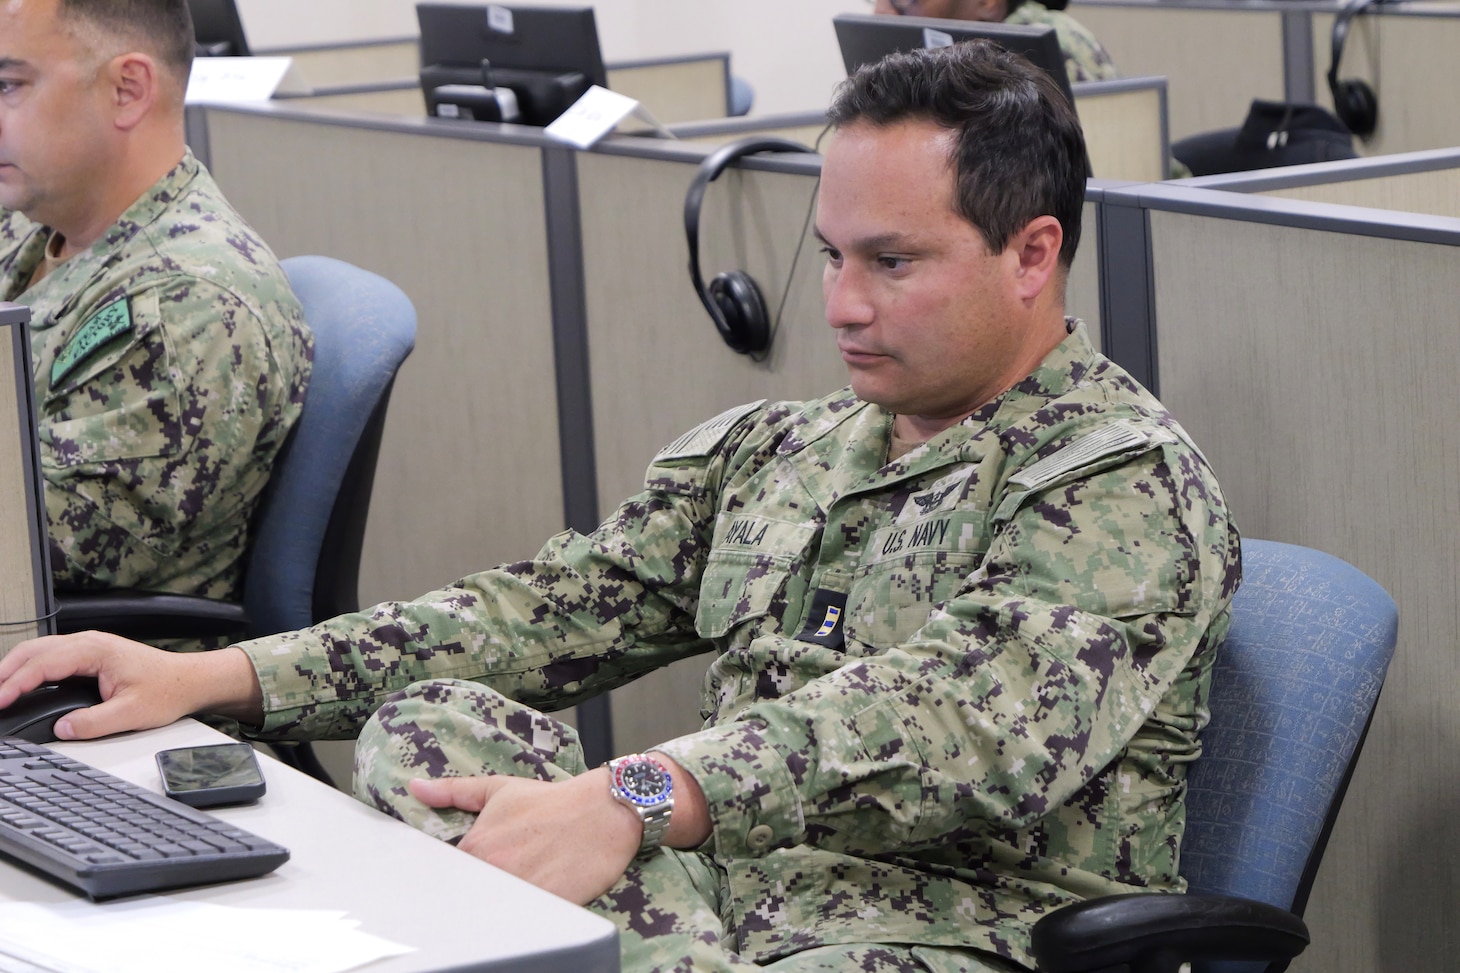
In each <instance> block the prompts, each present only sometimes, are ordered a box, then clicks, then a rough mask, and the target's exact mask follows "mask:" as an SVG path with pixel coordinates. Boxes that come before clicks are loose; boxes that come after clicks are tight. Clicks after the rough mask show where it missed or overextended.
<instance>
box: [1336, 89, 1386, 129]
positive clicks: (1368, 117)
mask: <svg viewBox="0 0 1460 973" xmlns="http://www.w3.org/2000/svg"><path fill="white" fill-rule="evenodd" d="M1333 111H1334V114H1336V115H1338V117H1339V118H1340V119H1342V120H1343V123H1344V124H1345V125H1347V126H1348V129H1349V131H1350V132H1353V133H1354V134H1355V135H1357V136H1358V137H1359V138H1368V137H1369V136H1370V135H1373V134H1374V129H1375V128H1376V127H1377V126H1378V124H1379V99H1378V97H1377V96H1376V95H1375V94H1374V89H1373V88H1371V87H1369V85H1368V83H1367V82H1365V81H1361V80H1359V79H1357V78H1351V79H1347V80H1344V81H1340V82H1338V83H1337V84H1336V85H1334V86H1333Z"/></svg>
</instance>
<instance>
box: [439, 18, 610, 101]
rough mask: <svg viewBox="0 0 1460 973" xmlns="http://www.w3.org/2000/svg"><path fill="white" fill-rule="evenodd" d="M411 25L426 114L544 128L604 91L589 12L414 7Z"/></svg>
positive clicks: (600, 57) (595, 32) (595, 31)
mask: <svg viewBox="0 0 1460 973" xmlns="http://www.w3.org/2000/svg"><path fill="white" fill-rule="evenodd" d="M416 17H417V20H418V21H419V22H420V26H421V91H422V93H423V94H424V95H425V97H426V110H427V113H428V114H431V115H439V116H443V117H455V118H475V119H478V120H485V121H515V122H519V123H521V124H524V125H547V124H549V123H550V122H552V121H553V119H555V118H557V117H558V116H559V115H561V114H562V113H563V112H564V111H566V110H567V109H568V107H569V106H570V105H572V104H573V102H575V101H577V100H578V98H579V97H580V96H582V94H583V93H584V92H585V91H587V90H588V88H589V87H590V86H592V85H595V84H596V85H600V86H602V87H608V75H607V73H606V72H605V71H604V68H603V55H602V53H601V52H600V51H599V47H598V26H597V23H596V21H595V20H594V18H593V8H592V7H519V6H505V5H502V4H485V5H461V4H449V3H420V4H417V5H416ZM514 114H515V117H513V116H514Z"/></svg>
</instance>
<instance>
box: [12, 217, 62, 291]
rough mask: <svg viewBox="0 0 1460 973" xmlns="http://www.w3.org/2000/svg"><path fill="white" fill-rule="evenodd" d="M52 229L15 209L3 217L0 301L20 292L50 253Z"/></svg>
mask: <svg viewBox="0 0 1460 973" xmlns="http://www.w3.org/2000/svg"><path fill="white" fill-rule="evenodd" d="M49 236H50V232H49V231H48V230H47V229H46V228H45V227H43V226H39V225H37V224H35V223H32V222H31V221H30V220H29V219H27V218H26V216H25V214H23V213H20V212H18V211H15V210H10V211H7V212H6V213H5V216H4V219H3V220H0V301H13V300H15V299H16V298H17V297H19V296H20V294H21V292H22V291H23V290H25V288H26V286H27V285H28V284H29V283H30V279H31V277H32V276H33V275H34V274H35V269H36V267H37V266H38V265H39V264H40V262H41V258H42V257H44V256H45V253H46V240H47V238H48V237H49Z"/></svg>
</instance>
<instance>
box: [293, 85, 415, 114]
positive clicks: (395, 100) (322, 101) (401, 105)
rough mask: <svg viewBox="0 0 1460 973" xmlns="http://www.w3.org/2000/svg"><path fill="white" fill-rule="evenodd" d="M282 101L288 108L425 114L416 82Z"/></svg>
mask: <svg viewBox="0 0 1460 973" xmlns="http://www.w3.org/2000/svg"><path fill="white" fill-rule="evenodd" d="M283 100H284V102H285V104H287V105H288V106H289V107H290V108H311V109H316V108H317V109H325V110H328V111H358V112H370V113H372V114H376V115H400V116H404V117H406V118H424V117H425V116H426V99H425V98H424V97H423V96H422V95H421V86H420V84H419V83H416V82H413V83H411V84H408V85H399V86H397V87H376V88H373V89H370V90H365V91H339V92H334V93H330V94H318V95H307V96H304V97H300V98H288V99H283Z"/></svg>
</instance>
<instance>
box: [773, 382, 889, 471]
mask: <svg viewBox="0 0 1460 973" xmlns="http://www.w3.org/2000/svg"><path fill="white" fill-rule="evenodd" d="M864 409H878V411H881V410H880V409H879V407H878V406H875V405H872V404H871V403H870V402H863V401H862V400H861V399H859V398H857V396H856V393H854V392H853V391H852V390H851V388H844V389H841V390H840V391H838V392H833V393H832V394H831V395H828V396H826V397H825V398H822V399H817V400H815V401H812V402H808V403H806V404H805V405H804V406H803V407H802V409H801V412H800V414H799V415H798V416H797V417H796V419H795V423H794V425H792V427H791V428H790V430H788V431H787V433H786V435H785V436H783V437H782V438H781V442H780V445H778V446H777V447H776V452H777V453H779V454H780V455H782V456H789V455H791V454H792V453H799V452H800V451H801V450H803V449H805V448H806V447H807V446H810V445H811V444H812V443H814V442H816V441H817V440H818V439H821V438H822V437H824V436H826V435H828V434H830V433H831V432H833V431H835V430H836V428H837V427H838V426H840V425H841V424H842V423H844V422H846V421H847V420H848V419H850V418H852V416H855V415H857V414H858V413H860V412H861V411H862V410H864Z"/></svg>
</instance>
